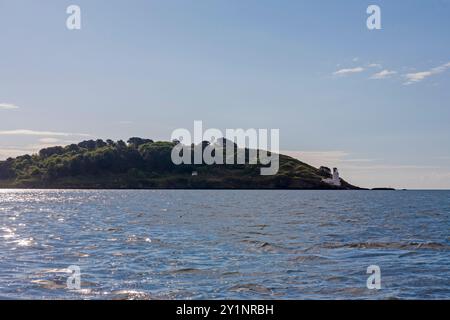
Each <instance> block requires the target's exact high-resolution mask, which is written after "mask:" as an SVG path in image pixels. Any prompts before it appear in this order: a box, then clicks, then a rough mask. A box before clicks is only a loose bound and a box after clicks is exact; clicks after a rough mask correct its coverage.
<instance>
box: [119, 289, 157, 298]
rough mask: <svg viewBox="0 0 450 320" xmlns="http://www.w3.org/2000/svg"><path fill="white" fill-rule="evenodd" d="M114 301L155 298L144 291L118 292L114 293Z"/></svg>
mask: <svg viewBox="0 0 450 320" xmlns="http://www.w3.org/2000/svg"><path fill="white" fill-rule="evenodd" d="M112 294H113V300H152V299H153V297H152V296H151V295H150V294H149V293H147V292H144V291H137V290H118V291H113V292H112Z"/></svg>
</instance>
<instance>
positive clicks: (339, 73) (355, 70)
mask: <svg viewBox="0 0 450 320" xmlns="http://www.w3.org/2000/svg"><path fill="white" fill-rule="evenodd" d="M364 70H365V69H364V68H363V67H356V68H349V69H341V70H338V71H336V72H334V73H333V74H334V75H335V76H345V75H348V74H354V73H360V72H363V71H364Z"/></svg>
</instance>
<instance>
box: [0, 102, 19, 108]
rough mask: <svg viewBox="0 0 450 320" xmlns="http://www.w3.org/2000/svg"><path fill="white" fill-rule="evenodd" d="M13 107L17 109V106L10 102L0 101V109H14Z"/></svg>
mask: <svg viewBox="0 0 450 320" xmlns="http://www.w3.org/2000/svg"><path fill="white" fill-rule="evenodd" d="M15 109H19V107H18V106H16V105H15V104H12V103H4V102H3V103H0V110H15Z"/></svg>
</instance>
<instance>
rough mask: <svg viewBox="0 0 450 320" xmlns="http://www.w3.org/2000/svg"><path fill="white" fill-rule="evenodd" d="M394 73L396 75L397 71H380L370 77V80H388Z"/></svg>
mask: <svg viewBox="0 0 450 320" xmlns="http://www.w3.org/2000/svg"><path fill="white" fill-rule="evenodd" d="M396 73H397V71H392V70H387V69H386V70H383V71H380V72H378V73H375V74H374V75H372V76H371V77H370V79H376V80H380V79H386V78H389V77H390V76H392V75H394V74H396Z"/></svg>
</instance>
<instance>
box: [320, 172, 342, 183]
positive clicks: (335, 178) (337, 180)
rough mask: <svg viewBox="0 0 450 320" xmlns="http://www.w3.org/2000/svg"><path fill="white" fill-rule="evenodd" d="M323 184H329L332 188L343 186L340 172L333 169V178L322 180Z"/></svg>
mask: <svg viewBox="0 0 450 320" xmlns="http://www.w3.org/2000/svg"><path fill="white" fill-rule="evenodd" d="M322 181H323V182H325V183H328V184H330V185H332V186H337V187H340V186H341V178H339V171H338V169H337V168H333V177H332V178H326V179H322Z"/></svg>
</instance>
